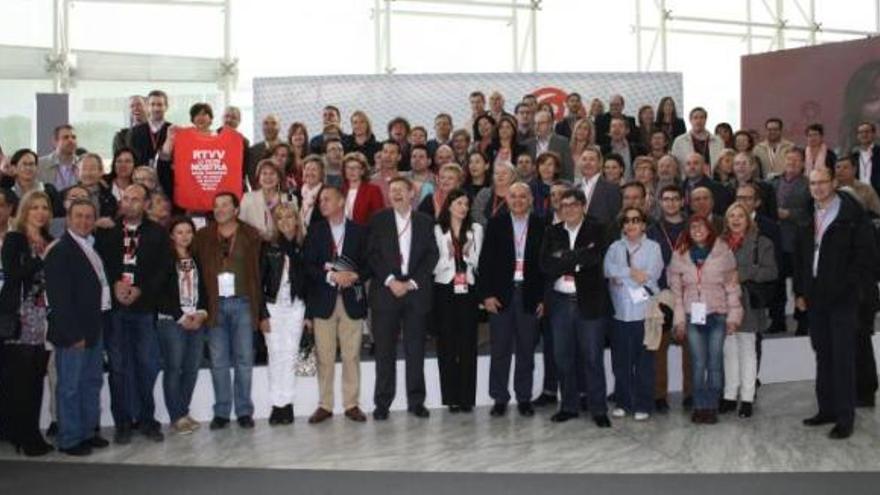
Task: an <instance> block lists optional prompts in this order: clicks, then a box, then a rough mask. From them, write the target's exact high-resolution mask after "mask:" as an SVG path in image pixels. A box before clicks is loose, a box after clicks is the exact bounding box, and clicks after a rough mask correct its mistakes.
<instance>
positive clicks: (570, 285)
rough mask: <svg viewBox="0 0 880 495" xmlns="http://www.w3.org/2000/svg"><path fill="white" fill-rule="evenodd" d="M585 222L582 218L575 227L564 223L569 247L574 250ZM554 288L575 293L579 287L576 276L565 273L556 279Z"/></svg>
mask: <svg viewBox="0 0 880 495" xmlns="http://www.w3.org/2000/svg"><path fill="white" fill-rule="evenodd" d="M583 224H584V222H583V220H581V222H580V223H579V224H577V226H576V227H575V228H573V229H572V228H569V226H568V224H563V227H565V231H566V232H567V233H568V248H569V249H571V250H574V243H575V241H576V240H577V236H578V233H579V232H580V231H581V225H583ZM577 269H578V267H575V271H577ZM553 290H555V291H556V292H561V293H563V294H574V293H575V292H577V288H576V287H575V285H574V277H572V276H571V275H563V276H561V277H559V278H557V279H556V282H555V283H554V284H553Z"/></svg>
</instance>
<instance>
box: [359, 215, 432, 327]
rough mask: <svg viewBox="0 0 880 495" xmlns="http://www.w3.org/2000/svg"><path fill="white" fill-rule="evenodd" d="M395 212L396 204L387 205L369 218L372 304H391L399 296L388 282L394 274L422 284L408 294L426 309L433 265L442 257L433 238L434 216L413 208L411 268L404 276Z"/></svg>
mask: <svg viewBox="0 0 880 495" xmlns="http://www.w3.org/2000/svg"><path fill="white" fill-rule="evenodd" d="M394 215H395V213H394V209H393V208H386V209H384V210H382V211H379V212H377V213H376V214H375V215H373V218H372V219H371V220H370V230H369V232H370V233H369V238H368V239H369V240H368V241H367V260H368V263H369V266H370V270H371V271H372V273H373V275H374V277H375V279H376V280H375V282H374V283H373V284H372V285H371V287H370V304H371V307H373V308H374V309H376V308H379V309H381V308H384V307H389V306H391V304H392V303H393V302H394V300H395V299H396V298H395V297H394V294H392V293H391V289H389V288H388V287H386V286H385V280H386V279H387V278H388V276H389V275H392V276H394V278H395V279H397V280H412V281H414V282H415V283H416V285H418V286H419V288H418V290H416V291H414V292H411V293H410V294H409V295H408V296H406V297H407V298H410V297H412V298H413V299H412V303H413V304H415V305H416V307H417V308H419V309H424V311H425V312H427V311H428V310H429V309H430V308H431V302H432V299H431V288H432V286H433V285H434V267H435V266H436V265H437V258H439V257H440V253H439V252H438V250H437V242H436V240H435V239H434V219H433V218H431V217H429V216H428V215H425V214H424V213H420V212H418V211H415V210H413V211H412V212H411V215H412V217H411V218H412V223H411V224H410V229H412V242H411V243H410V253H409V254H410V256H409V267H408V268H409V270H408V271H407V275H406V276H404V275H403V274H402V273H401V272H400V244H399V243H398V232H397V224H396V222H395V221H394Z"/></svg>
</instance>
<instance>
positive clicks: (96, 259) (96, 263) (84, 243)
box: [67, 230, 113, 311]
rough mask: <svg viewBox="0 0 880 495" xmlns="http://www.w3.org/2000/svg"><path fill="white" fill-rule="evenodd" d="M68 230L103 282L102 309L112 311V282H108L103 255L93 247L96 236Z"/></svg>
mask: <svg viewBox="0 0 880 495" xmlns="http://www.w3.org/2000/svg"><path fill="white" fill-rule="evenodd" d="M67 232H69V233H70V236H71V237H73V239H74V240H75V241H76V243H77V244H79V247H80V249H82V250H83V253H84V254H85V255H86V258H88V259H89V262H90V263H91V264H92V268H93V269H94V270H95V275H97V276H98V280H99V281H100V282H101V311H110V308H111V307H112V305H113V301H112V300H111V299H110V284H109V283H108V282H107V276H106V274H105V273H104V262H102V261H101V257H100V256H99V255H98V252H97V251H95V248H94V247H93V246H94V244H95V238H94V237H93V236H91V235H90V236H88V237H80V236H79V234H77V233H75V232H74V231H72V230H68V231H67Z"/></svg>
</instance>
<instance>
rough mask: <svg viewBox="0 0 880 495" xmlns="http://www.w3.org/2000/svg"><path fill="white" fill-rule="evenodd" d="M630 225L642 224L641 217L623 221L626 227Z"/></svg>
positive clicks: (627, 218) (628, 218)
mask: <svg viewBox="0 0 880 495" xmlns="http://www.w3.org/2000/svg"><path fill="white" fill-rule="evenodd" d="M630 223H634V224H639V223H642V217H626V218H624V219H623V224H624V225H627V224H630Z"/></svg>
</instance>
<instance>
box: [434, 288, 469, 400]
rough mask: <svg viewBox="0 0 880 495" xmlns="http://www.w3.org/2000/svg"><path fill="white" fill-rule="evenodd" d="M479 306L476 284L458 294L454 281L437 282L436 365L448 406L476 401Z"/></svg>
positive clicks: (435, 289) (435, 319) (441, 389)
mask: <svg viewBox="0 0 880 495" xmlns="http://www.w3.org/2000/svg"><path fill="white" fill-rule="evenodd" d="M478 306H479V302H478V301H477V296H476V294H474V287H469V288H468V293H467V294H455V291H454V288H453V284H442V285H441V284H435V285H434V312H433V314H434V316H435V318H434V323H435V325H436V329H437V366H438V367H439V368H440V392H441V395H442V397H443V404H444V405H447V406H473V405H474V402H475V401H476V396H477V311H478Z"/></svg>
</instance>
